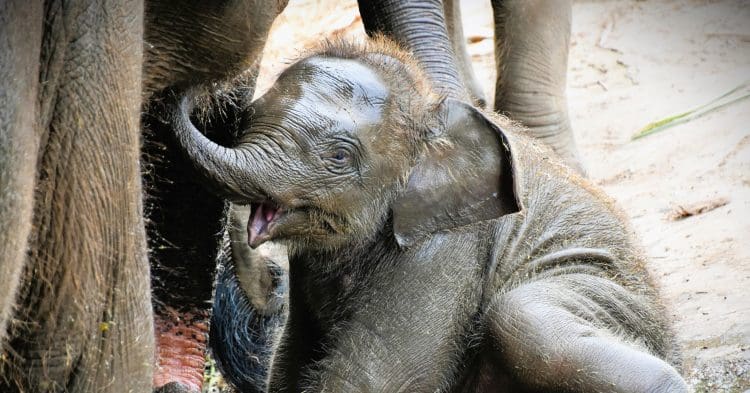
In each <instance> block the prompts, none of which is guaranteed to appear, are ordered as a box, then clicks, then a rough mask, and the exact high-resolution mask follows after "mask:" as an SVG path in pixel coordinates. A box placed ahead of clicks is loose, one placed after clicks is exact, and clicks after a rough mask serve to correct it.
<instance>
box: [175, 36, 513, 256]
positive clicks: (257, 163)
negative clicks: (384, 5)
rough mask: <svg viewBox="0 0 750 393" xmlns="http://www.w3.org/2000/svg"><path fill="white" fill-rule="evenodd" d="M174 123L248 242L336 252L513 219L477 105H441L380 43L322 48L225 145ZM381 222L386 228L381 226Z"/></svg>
mask: <svg viewBox="0 0 750 393" xmlns="http://www.w3.org/2000/svg"><path fill="white" fill-rule="evenodd" d="M191 109H192V99H191V98H189V97H184V98H183V99H182V100H181V102H180V103H179V104H178V105H177V106H176V108H175V113H174V116H173V119H174V122H175V129H176V132H177V136H178V140H179V141H180V144H181V145H182V147H183V148H184V150H185V151H186V153H187V155H188V157H189V158H190V160H191V162H193V163H194V164H195V165H196V167H197V168H198V169H199V173H200V174H202V175H203V177H204V178H205V180H206V181H207V182H208V183H209V184H210V185H211V186H212V187H213V188H214V189H215V190H217V191H218V192H220V193H221V194H223V195H225V196H227V197H229V198H230V199H232V200H234V201H235V202H239V203H251V204H252V215H251V217H250V220H249V223H248V240H249V243H250V246H251V247H256V246H258V245H260V244H261V243H263V242H265V241H267V240H285V241H288V242H289V243H291V244H292V245H293V246H295V247H302V248H315V249H335V248H339V247H343V246H345V245H351V244H352V243H356V242H366V241H369V240H371V239H373V238H374V237H375V236H377V235H382V234H384V233H385V234H387V235H390V233H391V231H392V233H393V235H394V236H395V237H396V240H397V241H398V242H399V244H400V245H402V246H405V245H409V244H411V243H412V242H414V241H415V240H418V239H419V238H421V237H423V236H424V235H426V234H429V233H432V232H435V231H441V230H449V229H452V228H456V227H459V226H463V225H466V224H469V223H472V222H476V221H481V220H486V219H492V218H497V217H499V216H501V215H503V214H507V213H511V212H515V211H518V209H519V205H518V203H517V201H516V193H515V185H514V182H513V170H512V168H513V164H512V159H511V155H510V150H509V146H508V142H507V140H506V138H505V136H504V135H503V133H502V132H501V131H500V129H499V128H497V127H496V126H495V124H494V123H493V122H491V121H490V120H488V119H487V118H486V117H485V116H484V115H482V114H481V113H480V112H479V111H477V110H476V109H475V108H473V107H472V106H470V105H468V104H465V103H463V102H459V101H456V100H443V99H440V98H439V97H438V96H437V95H435V94H434V93H433V92H432V91H431V90H430V88H429V86H427V83H426V80H425V78H424V77H423V76H422V74H421V72H420V71H419V70H418V69H417V67H415V66H414V64H413V62H412V61H411V60H410V59H409V57H408V56H407V55H405V54H403V53H401V52H399V51H398V50H396V49H393V45H392V44H388V43H384V42H376V43H374V44H373V43H371V44H369V45H368V46H364V47H361V46H355V45H351V44H344V43H339V44H328V45H327V46H326V47H324V48H323V49H320V50H318V51H317V52H315V53H314V54H312V55H310V56H307V57H305V58H304V59H302V60H300V61H298V62H297V63H295V64H294V65H292V66H291V67H290V68H289V69H287V70H286V71H284V72H283V73H282V74H281V75H280V76H279V78H278V80H277V81H276V83H275V84H274V85H273V87H272V88H271V89H270V90H269V91H268V92H267V93H266V94H265V95H263V96H262V97H261V98H259V99H258V100H256V101H255V102H254V103H253V104H252V105H251V107H250V108H249V111H248V113H247V116H246V121H245V124H244V133H243V134H242V136H241V137H240V138H239V140H238V141H237V143H236V145H235V146H234V147H232V148H226V147H222V146H220V145H217V144H215V143H213V142H211V141H210V140H208V139H207V138H205V137H204V136H203V135H202V134H201V133H200V132H199V131H198V130H196V129H195V127H194V126H193V125H192V123H190V121H189V113H190V111H191ZM386 225H388V226H386Z"/></svg>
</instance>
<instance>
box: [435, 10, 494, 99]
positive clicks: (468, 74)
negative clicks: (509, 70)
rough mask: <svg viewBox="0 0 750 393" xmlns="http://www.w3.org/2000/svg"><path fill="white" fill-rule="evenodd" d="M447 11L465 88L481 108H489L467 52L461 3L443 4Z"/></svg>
mask: <svg viewBox="0 0 750 393" xmlns="http://www.w3.org/2000/svg"><path fill="white" fill-rule="evenodd" d="M443 8H444V9H445V20H446V23H447V28H448V36H449V37H450V39H451V44H452V45H453V50H454V51H455V54H456V61H457V62H458V63H457V66H458V73H459V75H460V76H461V81H463V84H464V86H466V88H467V89H468V90H469V94H470V95H471V98H472V100H473V102H474V103H475V104H476V105H478V106H480V107H483V108H484V107H485V106H487V98H486V97H485V94H484V89H483V88H482V84H481V83H479V81H478V80H477V77H476V75H475V74H474V67H473V66H472V65H471V58H470V57H469V52H468V51H467V50H466V38H465V37H464V27H463V22H462V21H461V1H460V0H445V2H444V3H443Z"/></svg>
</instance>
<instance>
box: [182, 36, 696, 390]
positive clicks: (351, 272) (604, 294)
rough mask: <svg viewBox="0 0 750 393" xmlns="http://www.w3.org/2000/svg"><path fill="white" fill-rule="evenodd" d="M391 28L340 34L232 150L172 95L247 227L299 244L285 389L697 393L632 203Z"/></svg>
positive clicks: (277, 88)
mask: <svg viewBox="0 0 750 393" xmlns="http://www.w3.org/2000/svg"><path fill="white" fill-rule="evenodd" d="M430 89H431V88H430V86H428V84H427V82H426V79H425V78H424V77H423V75H422V73H421V72H420V70H419V69H418V67H416V66H415V63H414V62H413V61H412V60H411V59H410V58H409V56H408V55H406V54H404V53H402V52H401V51H399V50H398V49H397V48H395V47H394V45H393V44H389V43H387V42H385V41H382V40H380V41H376V42H371V43H368V44H365V45H354V44H347V43H333V44H331V43H328V44H325V45H324V46H323V47H322V48H319V49H317V50H315V51H313V52H312V54H310V55H309V56H307V57H305V58H303V59H302V60H300V61H298V62H297V63H295V64H294V65H292V66H291V67H290V68H289V69H287V70H286V71H285V72H284V73H283V74H281V76H280V77H279V79H278V81H277V82H276V84H275V85H274V86H273V87H272V88H271V89H270V90H269V92H268V93H266V94H265V95H264V96H263V97H262V98H260V99H258V100H257V101H255V102H254V103H253V104H252V107H251V108H250V110H249V111H248V116H247V119H246V121H247V124H246V126H247V132H245V133H244V135H242V136H241V137H240V140H239V142H238V143H237V145H236V146H235V147H233V148H227V147H224V146H220V145H218V144H215V143H213V142H211V141H209V140H208V139H206V138H205V137H204V136H203V135H202V134H201V133H200V132H199V131H198V130H197V129H196V128H195V127H194V126H193V125H192V124H191V123H190V122H189V121H186V120H184V119H188V118H189V117H188V115H189V113H190V112H191V111H192V107H193V99H192V98H191V97H184V98H182V99H180V100H179V102H178V103H177V104H176V105H175V106H174V113H173V119H174V120H173V121H175V122H178V123H179V126H178V127H177V131H176V132H177V139H178V140H179V142H180V144H181V146H182V148H183V149H184V150H185V153H186V154H187V155H188V156H189V157H190V159H191V161H192V162H193V163H194V164H195V166H196V168H197V169H198V171H199V173H200V174H201V175H202V176H203V177H204V178H205V180H206V181H207V182H208V183H209V184H210V186H212V187H213V188H214V189H215V190H216V191H217V192H220V193H221V194H223V195H225V196H227V197H229V198H231V199H233V200H235V201H238V202H241V203H242V202H244V203H252V215H251V218H250V220H249V224H248V241H249V243H250V245H251V246H252V247H256V246H258V245H260V244H261V243H263V242H266V241H269V240H275V241H282V242H284V243H286V244H287V246H288V248H289V314H288V320H287V322H286V325H285V327H284V330H283V333H282V335H281V337H280V339H279V343H278V346H277V349H276V352H275V353H274V355H273V356H272V360H271V366H270V376H269V381H268V390H269V391H271V392H299V391H326V392H348V391H351V392H436V391H441V392H497V391H519V390H520V391H545V392H546V391H565V392H569V391H572V392H684V391H687V387H686V384H685V382H684V381H683V379H682V378H681V377H680V375H679V374H678V372H677V371H676V370H675V368H673V366H672V365H670V364H674V363H675V362H676V361H677V359H676V351H675V349H674V343H673V337H672V335H671V332H670V328H669V326H668V323H667V321H666V320H665V315H666V314H667V313H666V312H665V310H664V308H663V307H662V306H661V305H660V303H659V300H658V298H657V293H656V290H655V289H654V287H653V285H652V283H651V279H650V278H649V276H648V274H647V273H646V271H645V268H644V263H643V257H642V256H641V254H640V253H639V251H638V247H637V245H636V244H635V242H634V240H633V238H632V236H631V234H630V230H629V229H628V226H627V224H626V222H625V220H624V219H623V217H622V214H621V213H620V212H618V210H617V209H616V208H615V207H614V206H613V205H612V203H611V202H610V201H609V199H607V198H606V197H605V196H604V195H603V194H602V193H601V192H600V191H599V190H597V189H596V188H594V187H593V186H591V185H590V184H588V183H587V182H586V181H585V180H583V179H581V178H580V177H578V176H576V175H575V174H573V173H572V172H571V171H570V170H568V169H567V168H566V167H564V166H562V165H561V164H558V161H557V158H555V157H553V156H552V153H551V152H550V151H548V150H547V149H545V148H543V147H541V146H539V145H537V144H535V143H534V142H533V141H531V140H529V139H527V138H525V137H524V136H522V135H521V134H520V133H519V132H518V131H517V129H518V127H517V126H514V125H513V124H512V123H510V122H509V121H508V120H507V119H503V118H496V117H494V116H491V115H488V114H485V113H483V112H481V111H479V110H477V109H476V108H474V107H472V106H471V105H469V104H466V103H463V102H459V101H455V100H451V99H442V98H441V97H439V96H436V95H435V94H434V93H433V92H432V91H431V90H430Z"/></svg>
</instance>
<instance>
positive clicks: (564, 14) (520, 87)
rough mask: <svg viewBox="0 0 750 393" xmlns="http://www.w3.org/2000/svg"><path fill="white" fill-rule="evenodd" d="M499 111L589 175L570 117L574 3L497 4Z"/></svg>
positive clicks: (528, 0)
mask: <svg viewBox="0 0 750 393" xmlns="http://www.w3.org/2000/svg"><path fill="white" fill-rule="evenodd" d="M492 6H493V13H494V19H495V59H496V63H497V67H498V69H497V81H496V84H495V107H494V109H495V110H496V111H498V112H501V113H504V114H507V115H508V116H510V118H511V119H513V120H516V121H519V122H521V123H523V125H525V126H526V127H528V129H529V134H530V135H531V136H533V137H535V138H537V139H539V140H541V141H542V142H544V143H546V144H547V145H548V146H550V147H551V148H552V149H553V150H554V151H555V152H556V153H557V154H559V155H560V156H561V157H562V158H563V160H565V162H566V163H568V165H570V166H571V167H573V168H574V169H576V170H578V172H579V173H582V174H583V173H584V171H583V166H582V165H581V161H580V159H579V157H578V150H577V149H576V144H575V140H574V138H573V133H572V132H571V127H570V119H569V117H568V102H567V96H566V91H565V89H566V75H567V71H568V46H569V44H570V23H571V15H572V14H571V1H570V0H561V1H546V0H504V1H500V0H493V1H492Z"/></svg>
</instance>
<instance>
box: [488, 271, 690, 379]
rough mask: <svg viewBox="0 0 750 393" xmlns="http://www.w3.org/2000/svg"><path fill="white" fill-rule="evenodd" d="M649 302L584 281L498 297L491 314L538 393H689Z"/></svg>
mask: <svg viewBox="0 0 750 393" xmlns="http://www.w3.org/2000/svg"><path fill="white" fill-rule="evenodd" d="M644 300H645V299H644V297H643V295H640V294H639V295H635V294H631V293H628V292H627V291H625V290H624V289H623V288H622V287H619V286H618V285H617V284H615V283H612V282H610V281H608V280H605V279H603V278H600V277H594V276H585V275H582V274H578V275H572V276H571V277H564V276H558V277H557V278H551V279H545V280H540V281H537V282H534V283H530V284H526V285H521V286H519V287H517V288H516V289H513V290H511V291H509V292H507V293H503V294H500V295H497V296H496V297H495V299H493V301H492V302H491V305H490V308H489V311H488V312H487V314H486V315H487V318H488V324H487V327H488V329H489V333H490V334H491V336H492V337H493V339H494V345H495V347H496V348H499V356H500V358H501V359H502V361H503V364H505V365H508V366H507V369H509V370H511V371H512V373H513V374H514V377H515V378H516V380H517V381H518V382H520V383H521V384H522V385H524V386H525V387H527V388H528V389H530V390H532V391H566V392H632V393H637V392H664V393H666V392H687V385H685V382H684V381H683V380H682V378H681V377H680V375H679V374H678V372H677V370H675V368H674V367H672V366H671V365H670V364H669V363H667V362H666V361H665V360H663V359H665V358H666V359H669V358H670V357H671V340H670V339H669V337H668V336H669V334H668V332H667V329H665V327H664V326H663V325H662V323H661V321H660V320H659V318H660V316H658V315H655V312H657V311H656V310H655V309H652V308H651V307H650V306H648V305H647V304H644V303H642V302H643V301H644Z"/></svg>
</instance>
